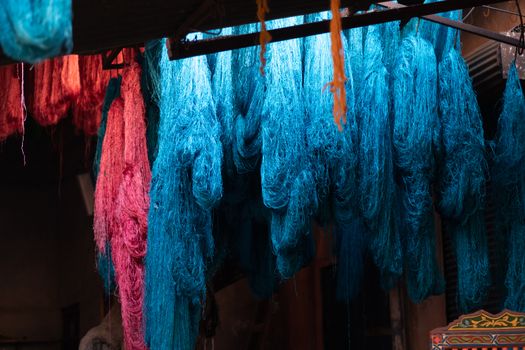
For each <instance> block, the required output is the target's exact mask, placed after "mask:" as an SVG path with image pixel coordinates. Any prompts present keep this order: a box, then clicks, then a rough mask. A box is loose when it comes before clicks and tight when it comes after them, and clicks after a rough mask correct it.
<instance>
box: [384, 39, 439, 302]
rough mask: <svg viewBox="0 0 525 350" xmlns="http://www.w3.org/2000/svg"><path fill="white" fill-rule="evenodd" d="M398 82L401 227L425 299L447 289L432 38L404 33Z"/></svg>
mask: <svg viewBox="0 0 525 350" xmlns="http://www.w3.org/2000/svg"><path fill="white" fill-rule="evenodd" d="M393 73H394V78H393V79H394V82H393V93H394V99H393V102H394V132H393V144H394V159H395V165H396V170H397V173H398V177H399V179H400V201H401V202H402V209H403V210H402V217H401V225H400V228H401V231H402V237H403V238H404V240H403V241H404V242H403V243H404V244H403V246H404V259H405V276H406V281H407V289H408V295H409V296H410V298H411V299H412V300H413V301H414V302H417V303H418V302H421V301H423V300H424V299H426V298H427V297H428V296H430V295H432V294H439V293H441V292H442V289H443V283H444V281H443V279H442V277H441V276H440V272H439V268H438V265H437V260H436V244H435V243H436V233H435V229H434V207H433V203H432V193H431V192H432V187H431V186H432V184H433V181H434V177H435V170H436V162H437V160H436V154H438V153H439V147H440V142H441V139H440V124H439V115H438V102H437V63H436V57H435V55H434V50H433V48H432V46H431V45H430V43H428V42H427V41H426V40H424V39H422V38H421V37H420V36H416V35H409V36H407V37H406V38H405V39H403V41H402V43H401V47H400V50H399V53H398V55H397V57H396V65H395V68H394V69H393Z"/></svg>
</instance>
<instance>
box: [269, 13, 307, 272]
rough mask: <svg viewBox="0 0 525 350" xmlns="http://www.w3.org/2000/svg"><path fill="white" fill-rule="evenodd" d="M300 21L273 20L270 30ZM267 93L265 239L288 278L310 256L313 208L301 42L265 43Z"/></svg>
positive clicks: (299, 21) (279, 269)
mask: <svg viewBox="0 0 525 350" xmlns="http://www.w3.org/2000/svg"><path fill="white" fill-rule="evenodd" d="M301 23H302V18H296V17H295V18H288V19H282V20H276V21H273V22H272V23H271V24H270V27H271V28H276V27H283V26H291V25H297V24H301ZM267 57H268V63H267V66H266V82H267V91H266V98H265V100H264V103H263V108H262V116H263V120H262V160H261V185H262V196H263V200H264V204H265V205H266V206H267V207H268V208H270V209H272V218H271V228H270V230H271V239H272V245H273V250H274V254H275V255H276V257H277V270H278V271H279V273H280V275H281V276H282V277H284V278H289V277H291V276H292V275H293V274H294V273H295V272H297V271H298V270H299V269H300V268H301V267H302V266H303V265H304V264H305V263H306V262H308V261H309V260H310V259H311V257H312V256H313V253H314V252H313V250H314V247H313V237H312V234H311V218H312V216H313V215H314V214H315V211H316V210H317V193H316V186H315V181H314V174H313V172H312V170H311V166H310V165H309V163H308V161H309V159H308V153H307V147H306V146H307V145H306V140H305V139H306V137H305V136H306V125H305V117H304V116H305V106H304V98H303V90H302V72H303V70H302V42H301V41H300V40H297V39H296V40H290V41H286V42H279V43H275V44H271V45H270V46H269V47H268V52H267Z"/></svg>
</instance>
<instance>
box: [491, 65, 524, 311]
mask: <svg viewBox="0 0 525 350" xmlns="http://www.w3.org/2000/svg"><path fill="white" fill-rule="evenodd" d="M523 140H525V97H524V96H523V91H522V88H521V84H520V80H519V77H518V70H517V69H516V65H515V64H512V66H511V67H510V69H509V75H508V80H507V85H506V87H505V94H504V98H503V111H502V113H501V116H500V118H499V122H498V133H497V135H496V147H495V161H494V166H493V171H492V174H493V176H492V179H493V188H494V193H495V195H496V204H497V205H496V207H497V208H498V218H499V221H500V223H501V226H500V230H501V231H502V234H504V235H506V240H507V247H508V250H507V252H508V253H507V255H508V261H507V275H506V280H505V285H506V287H507V299H506V300H505V307H506V308H508V309H510V310H514V311H520V312H523V311H525V255H524V254H523V251H524V250H525V145H524V144H523Z"/></svg>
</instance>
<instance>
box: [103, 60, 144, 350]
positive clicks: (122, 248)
mask: <svg viewBox="0 0 525 350" xmlns="http://www.w3.org/2000/svg"><path fill="white" fill-rule="evenodd" d="M140 76H141V70H140V67H139V65H138V64H137V63H134V64H132V65H131V66H130V67H129V68H127V69H125V70H124V73H123V77H122V90H121V94H122V99H123V100H124V139H123V141H124V147H123V151H124V163H123V172H122V177H121V178H120V180H121V183H120V188H119V191H118V195H117V200H116V203H117V206H116V212H115V214H116V221H117V222H118V223H119V231H116V232H115V234H113V235H112V237H111V251H112V255H113V263H114V265H115V274H116V279H117V284H118V287H119V294H120V301H121V304H122V321H123V326H124V341H125V344H126V349H128V350H135V349H146V345H145V344H144V333H143V326H144V324H143V315H142V305H143V300H144V261H143V259H144V256H145V255H146V233H147V215H148V210H149V185H150V181H151V171H150V167H149V161H148V150H147V146H146V145H147V144H146V123H145V115H146V112H145V107H144V100H143V98H142V92H141V88H140ZM103 151H104V150H103Z"/></svg>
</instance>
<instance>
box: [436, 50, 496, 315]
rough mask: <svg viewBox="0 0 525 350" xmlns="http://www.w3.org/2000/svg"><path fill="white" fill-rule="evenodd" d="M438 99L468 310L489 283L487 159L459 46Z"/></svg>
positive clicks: (450, 219)
mask: <svg viewBox="0 0 525 350" xmlns="http://www.w3.org/2000/svg"><path fill="white" fill-rule="evenodd" d="M439 100H440V102H439V108H440V116H441V125H442V147H443V159H442V161H441V164H440V174H439V183H438V187H439V192H440V201H439V204H438V207H439V211H440V213H441V215H442V217H443V219H444V222H445V225H446V227H447V228H448V231H449V233H450V235H451V237H452V241H453V242H454V244H455V249H456V257H457V265H458V307H459V309H460V310H461V311H462V312H468V311H470V310H472V309H474V308H476V307H478V306H479V305H480V304H481V303H482V302H483V300H484V299H485V297H486V295H487V291H488V286H490V270H489V258H488V248H487V236H486V232H485V223H484V215H483V212H484V210H483V209H484V199H485V174H486V171H487V165H486V160H485V140H484V138H483V127H482V123H481V115H480V112H479V107H478V105H477V101H476V96H475V94H474V90H473V88H472V82H471V80H470V77H469V74H468V68H467V65H466V64H465V61H464V60H463V58H462V57H461V54H460V53H459V52H458V51H457V50H456V49H452V50H450V51H449V52H448V53H447V54H446V55H445V57H444V59H443V60H442V61H441V63H440V64H439Z"/></svg>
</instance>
